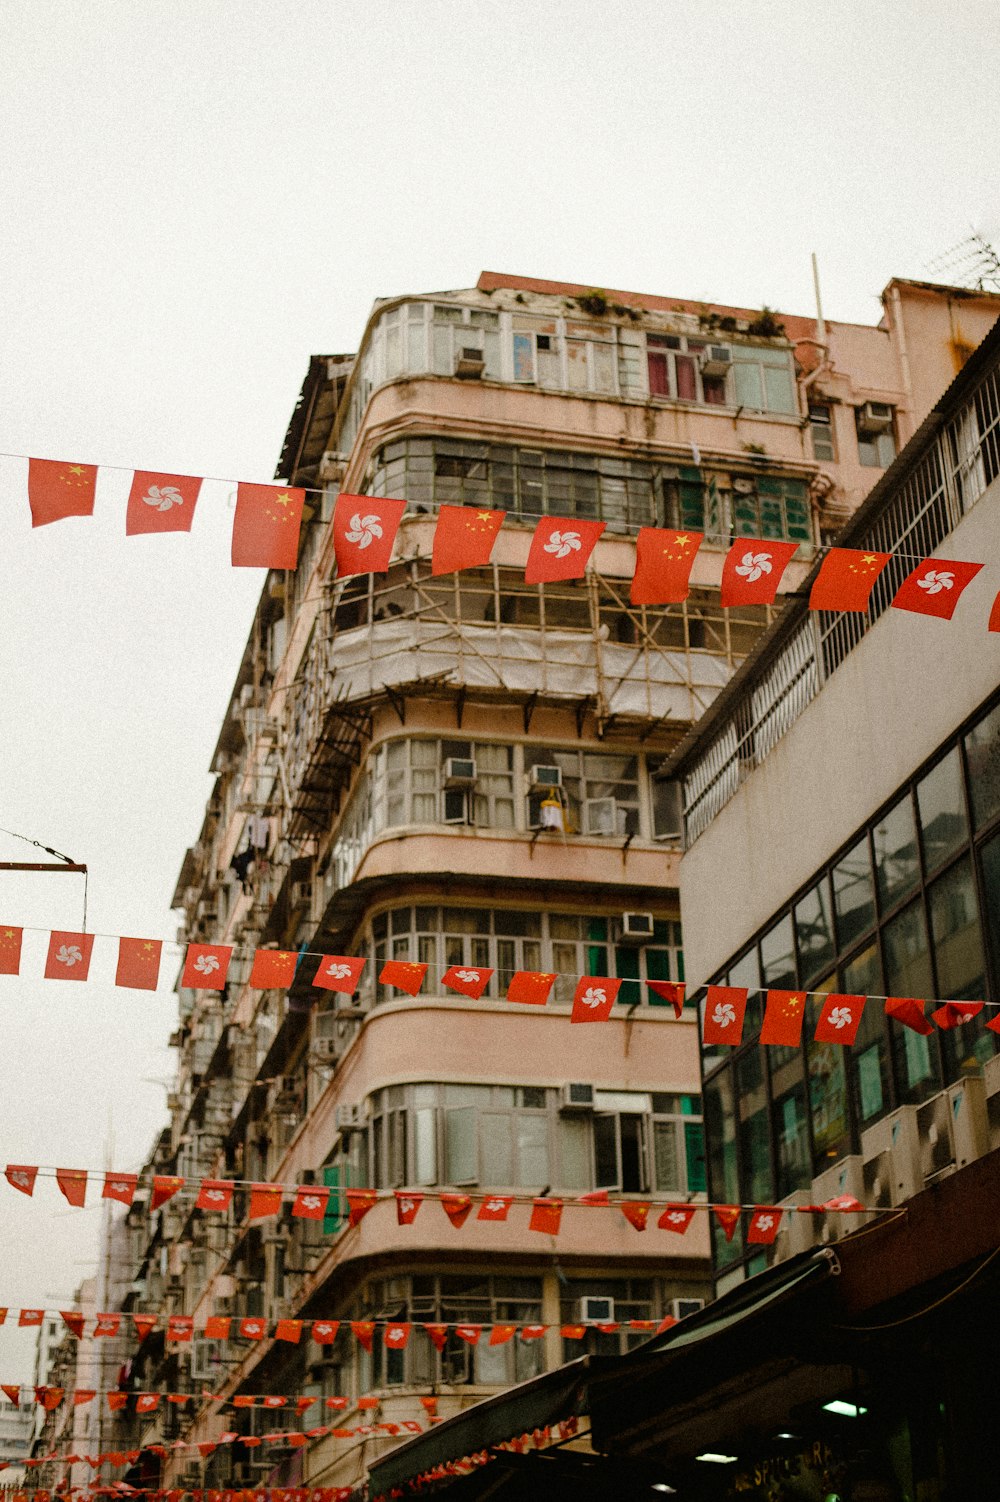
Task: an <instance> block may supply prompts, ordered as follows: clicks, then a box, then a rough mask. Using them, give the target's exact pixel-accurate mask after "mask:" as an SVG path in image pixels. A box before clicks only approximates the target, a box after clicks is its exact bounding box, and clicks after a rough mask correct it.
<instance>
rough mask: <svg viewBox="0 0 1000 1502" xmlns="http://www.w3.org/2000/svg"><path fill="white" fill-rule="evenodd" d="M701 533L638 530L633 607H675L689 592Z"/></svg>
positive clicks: (633, 581) (655, 528) (651, 528)
mask: <svg viewBox="0 0 1000 1502" xmlns="http://www.w3.org/2000/svg"><path fill="white" fill-rule="evenodd" d="M703 537H704V533H703V532H668V531H667V530H666V529H665V528H663V527H640V529H639V535H638V537H637V538H636V540H635V576H634V578H633V579H632V596H631V598H632V604H633V605H679V604H680V602H681V600H686V599H687V597H688V593H689V592H690V588H691V584H690V580H691V565H692V564H693V563H694V560H695V554H696V553H697V551H698V549H699V548H700V547H701V543H702V538H703Z"/></svg>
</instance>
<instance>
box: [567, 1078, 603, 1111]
mask: <svg viewBox="0 0 1000 1502" xmlns="http://www.w3.org/2000/svg"><path fill="white" fill-rule="evenodd" d="M559 1109H560V1111H592V1110H593V1109H594V1087H593V1085H586V1084H583V1083H582V1082H581V1083H579V1084H569V1085H563V1087H562V1090H561V1091H560V1094H559Z"/></svg>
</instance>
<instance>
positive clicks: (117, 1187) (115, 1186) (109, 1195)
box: [101, 1173, 139, 1205]
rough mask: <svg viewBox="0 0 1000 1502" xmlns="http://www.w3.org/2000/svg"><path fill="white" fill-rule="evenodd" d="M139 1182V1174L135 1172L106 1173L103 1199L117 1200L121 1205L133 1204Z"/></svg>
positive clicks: (102, 1191)
mask: <svg viewBox="0 0 1000 1502" xmlns="http://www.w3.org/2000/svg"><path fill="white" fill-rule="evenodd" d="M138 1183H139V1176H138V1174H135V1173H106V1174H105V1175H104V1188H103V1189H102V1190H101V1199H102V1200H117V1202H118V1203H119V1204H120V1205H131V1203H132V1201H133V1200H134V1199H135V1191H136V1186H137V1184H138Z"/></svg>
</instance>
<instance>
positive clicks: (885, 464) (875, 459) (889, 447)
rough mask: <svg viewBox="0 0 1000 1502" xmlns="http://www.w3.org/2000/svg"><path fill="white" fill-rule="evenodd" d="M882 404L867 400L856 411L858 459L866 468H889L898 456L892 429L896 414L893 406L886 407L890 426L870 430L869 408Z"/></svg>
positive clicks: (880, 406)
mask: <svg viewBox="0 0 1000 1502" xmlns="http://www.w3.org/2000/svg"><path fill="white" fill-rule="evenodd" d="M882 405H883V404H882V403H874V402H866V403H865V405H864V406H863V407H858V408H857V409H856V411H855V413H854V418H855V426H856V428H857V434H858V460H859V462H860V463H861V464H863V465H864V467H865V468H866V469H888V468H889V465H890V464H891V463H892V461H893V459H895V457H896V440H895V437H894V436H893V430H892V421H893V417H894V414H893V412H892V408H891V407H885V408H884V410H885V411H886V412H887V413H889V426H888V427H887V428H885V429H883V430H882V431H880V432H873V431H869V428H870V426H871V424H870V420H869V417H868V415H867V414H868V409H869V408H870V407H879V408H882Z"/></svg>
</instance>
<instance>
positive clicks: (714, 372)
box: [701, 344, 733, 376]
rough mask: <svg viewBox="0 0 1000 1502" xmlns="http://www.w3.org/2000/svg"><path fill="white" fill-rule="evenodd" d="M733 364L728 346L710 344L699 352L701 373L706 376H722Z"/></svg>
mask: <svg viewBox="0 0 1000 1502" xmlns="http://www.w3.org/2000/svg"><path fill="white" fill-rule="evenodd" d="M732 363H733V353H732V350H731V349H730V348H729V345H728V344H710V345H709V346H708V348H707V349H704V350H702V352H701V373H702V375H707V376H724V375H725V374H726V373H727V371H728V370H729V367H730V365H732Z"/></svg>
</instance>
